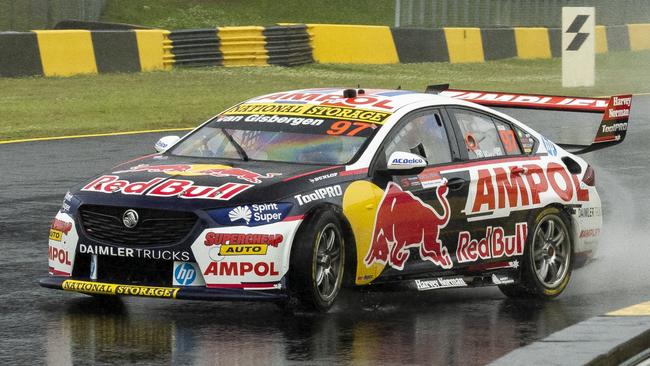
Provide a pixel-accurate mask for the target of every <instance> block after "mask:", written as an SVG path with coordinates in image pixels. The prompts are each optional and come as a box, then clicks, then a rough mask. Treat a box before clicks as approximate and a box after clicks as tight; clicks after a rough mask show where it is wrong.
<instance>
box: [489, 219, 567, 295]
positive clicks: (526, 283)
mask: <svg viewBox="0 0 650 366" xmlns="http://www.w3.org/2000/svg"><path fill="white" fill-rule="evenodd" d="M569 222H570V221H569V218H568V217H567V215H566V213H564V212H563V211H561V210H560V209H558V208H556V207H547V208H545V209H543V210H541V211H540V212H539V213H538V214H537V215H536V216H535V218H534V220H533V221H532V224H531V223H529V226H528V227H529V228H531V227H532V228H533V229H532V230H530V229H529V231H528V238H527V240H526V247H525V249H524V256H523V263H522V269H521V281H520V282H519V283H516V284H513V285H500V286H499V290H501V292H502V293H503V294H504V295H506V296H508V297H511V298H538V299H552V298H555V297H557V296H558V295H560V294H561V293H562V292H563V291H564V289H566V287H567V285H568V284H569V280H570V279H571V272H572V270H573V243H572V241H571V234H570V233H571V231H570V227H571V225H570V224H569Z"/></svg>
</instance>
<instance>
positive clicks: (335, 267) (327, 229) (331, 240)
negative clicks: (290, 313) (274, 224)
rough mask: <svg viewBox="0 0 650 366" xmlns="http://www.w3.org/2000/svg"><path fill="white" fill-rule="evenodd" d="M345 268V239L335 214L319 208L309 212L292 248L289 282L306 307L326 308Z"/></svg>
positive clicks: (339, 286)
mask: <svg viewBox="0 0 650 366" xmlns="http://www.w3.org/2000/svg"><path fill="white" fill-rule="evenodd" d="M344 270H345V240H344V238H343V234H342V230H341V225H340V223H339V220H338V217H337V216H336V214H334V213H333V212H332V211H328V210H322V211H318V212H316V213H314V214H313V215H311V216H310V217H309V218H308V219H307V222H305V223H304V224H303V227H301V229H300V230H299V232H298V234H297V235H296V238H295V240H294V243H293V247H292V248H291V259H290V267H289V286H290V290H291V292H292V295H293V296H295V297H296V298H297V299H298V300H299V301H300V303H301V304H302V305H303V306H304V307H306V308H308V309H313V310H318V311H323V312H325V311H327V310H329V308H330V307H331V306H332V304H334V300H335V299H336V296H337V295H338V294H339V291H340V290H341V283H342V282H343V276H344Z"/></svg>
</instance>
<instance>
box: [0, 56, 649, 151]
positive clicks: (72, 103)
mask: <svg viewBox="0 0 650 366" xmlns="http://www.w3.org/2000/svg"><path fill="white" fill-rule="evenodd" d="M596 65H597V81H596V86H595V87H592V88H572V89H565V88H562V86H561V60H560V59H551V60H534V61H525V60H515V59H512V60H503V61H493V62H486V63H479V64H448V63H421V64H399V65H325V64H312V65H305V66H301V67H296V68H282V67H243V68H223V67H215V68H203V69H185V70H174V71H172V72H151V73H133V74H102V75H89V76H75V77H70V78H41V77H32V78H14V79H11V78H0V141H2V140H14V139H23V138H32V137H48V136H62V135H77V134H89V133H105V132H121V131H137V130H147V129H162V128H175V127H193V126H196V125H197V124H198V123H199V122H202V121H204V120H206V119H207V118H209V117H211V116H212V115H215V114H216V113H218V112H220V111H221V110H223V109H225V108H226V107H228V106H230V105H233V104H235V103H237V102H239V101H241V100H244V99H247V98H250V97H253V96H256V95H259V94H264V93H269V92H273V91H280V90H289V89H296V88H305V87H325V86H350V87H356V86H357V85H361V86H362V87H366V88H396V87H397V86H401V87H402V88H403V89H409V90H424V88H425V87H426V85H428V84H434V83H444V82H450V83H451V84H452V87H456V88H474V89H485V90H496V91H498V90H501V91H512V92H529V93H546V94H558V95H579V96H599V95H610V94H616V93H628V92H634V93H644V92H645V93H647V92H650V70H649V68H650V67H649V66H648V65H650V51H645V52H637V53H631V52H625V53H610V54H607V55H601V56H598V57H597V60H596Z"/></svg>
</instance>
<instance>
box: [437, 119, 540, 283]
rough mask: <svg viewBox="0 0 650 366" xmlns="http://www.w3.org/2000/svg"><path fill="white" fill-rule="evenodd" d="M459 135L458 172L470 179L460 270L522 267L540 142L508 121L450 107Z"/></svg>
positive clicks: (460, 233) (460, 234) (457, 248)
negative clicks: (532, 170) (525, 205)
mask: <svg viewBox="0 0 650 366" xmlns="http://www.w3.org/2000/svg"><path fill="white" fill-rule="evenodd" d="M447 112H448V114H449V116H450V119H451V121H452V123H453V128H454V129H455V130H456V131H457V134H456V136H457V139H458V145H459V146H460V154H461V156H462V162H461V163H460V164H458V170H457V173H458V174H461V175H463V176H464V177H466V179H467V185H466V187H465V188H464V189H463V194H465V195H466V201H465V203H464V204H463V208H462V210H461V214H460V215H459V218H458V220H457V222H456V224H457V225H458V227H456V228H452V229H453V230H456V231H457V237H456V239H455V240H454V244H453V245H450V246H449V249H450V250H451V248H453V250H454V253H455V263H456V266H457V268H465V269H467V267H470V268H469V269H470V270H471V269H476V270H477V271H478V270H485V269H490V268H495V269H496V268H508V267H512V268H516V267H517V266H518V264H519V263H518V262H517V257H518V256H520V255H522V254H523V249H524V243H525V239H526V235H527V223H526V222H527V214H528V211H527V210H523V209H518V208H521V205H522V203H525V202H526V201H527V200H529V191H528V188H527V185H528V184H529V180H528V178H529V177H526V174H527V169H526V166H529V165H528V164H529V163H530V162H532V161H533V160H534V159H535V157H534V156H531V155H530V154H531V153H532V151H534V146H535V144H536V141H535V139H534V138H533V137H531V136H530V134H527V133H526V132H524V131H523V130H521V129H520V128H518V127H516V126H514V125H512V124H511V123H509V122H508V121H505V120H502V119H499V118H498V117H496V116H494V115H491V114H489V113H486V112H484V111H480V110H475V109H472V108H467V107H448V108H447Z"/></svg>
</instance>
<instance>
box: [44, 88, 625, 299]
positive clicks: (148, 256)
mask: <svg viewBox="0 0 650 366" xmlns="http://www.w3.org/2000/svg"><path fill="white" fill-rule="evenodd" d="M631 100H632V97H631V95H622V96H614V97H611V98H576V97H559V96H546V95H528V94H512V93H495V92H482V91H468V90H449V89H447V88H446V87H442V86H435V87H431V88H429V89H428V92H427V93H417V92H411V91H404V90H361V89H324V88H317V89H307V90H296V91H287V92H279V93H273V94H268V95H263V96H259V97H256V98H253V99H250V100H247V101H245V102H242V103H240V104H237V105H235V106H234V107H231V108H229V109H227V110H225V111H224V112H222V113H220V114H218V115H217V116H215V117H213V118H211V119H210V120H208V121H207V122H205V123H204V124H203V125H201V126H200V127H198V128H197V129H195V130H194V131H192V132H190V133H189V134H187V135H186V136H184V137H183V138H178V137H173V136H168V137H166V138H163V139H161V140H160V141H159V142H158V143H157V144H156V148H157V150H158V151H159V153H157V154H154V155H149V156H145V157H142V158H140V159H137V160H136V161H129V162H127V163H123V164H122V165H119V166H117V167H115V168H114V169H112V170H111V171H109V172H106V173H104V174H102V175H100V176H98V177H96V178H93V179H92V180H90V181H86V182H83V183H81V184H80V185H79V186H77V187H75V188H74V189H72V190H71V191H70V192H69V193H68V194H67V195H66V197H65V200H64V203H63V206H62V207H61V209H60V210H59V213H58V214H57V215H56V218H55V219H54V221H53V223H52V227H51V230H50V240H49V272H50V276H48V277H46V278H43V279H41V281H40V284H41V285H42V286H45V287H50V288H58V289H64V290H69V291H76V292H82V293H88V294H94V295H132V296H154V297H167V298H179V299H208V300H235V299H243V300H272V301H287V300H290V299H298V300H299V301H300V302H301V303H302V304H304V305H306V306H307V307H311V308H314V309H318V310H327V309H328V308H330V307H331V306H332V304H333V303H334V301H335V299H336V297H337V295H338V293H339V290H340V289H341V287H342V286H371V287H375V288H381V287H386V288H392V287H399V288H408V289H412V290H415V291H425V290H432V289H441V288H451V287H473V286H484V285H498V286H499V288H500V289H501V290H502V291H503V292H504V293H505V294H506V295H508V296H515V297H528V296H535V297H541V298H551V297H555V296H557V295H558V294H560V293H561V292H562V291H563V290H564V289H565V288H566V286H567V283H568V282H569V279H570V276H571V271H572V269H574V268H577V267H580V266H583V265H584V264H585V263H587V261H588V259H589V258H591V257H592V256H593V255H594V253H595V251H596V248H597V244H598V237H599V234H600V229H601V224H602V217H601V215H602V210H601V203H600V198H599V196H598V193H597V191H596V187H595V175H594V171H593V169H592V168H591V167H590V166H589V165H588V164H587V163H586V162H585V161H584V160H583V159H581V158H579V157H578V156H576V155H574V154H572V153H569V152H567V151H566V150H565V149H564V148H563V147H561V146H558V145H557V144H556V143H553V142H551V141H550V140H548V139H546V138H545V137H544V136H542V135H541V134H539V133H537V132H535V131H533V130H532V129H531V128H529V127H527V126H526V125H525V124H523V123H522V122H520V121H518V120H516V119H514V118H513V117H511V116H510V115H509V114H504V113H501V112H498V111H496V110H494V109H491V108H489V107H487V106H490V107H498V108H506V109H508V110H510V111H512V112H513V113H514V112H516V111H520V112H521V111H522V110H523V111H525V112H526V113H525V115H524V116H533V111H537V112H539V111H542V112H545V113H550V114H551V115H552V116H553V118H557V117H556V114H558V115H559V114H562V112H571V113H575V114H580V115H587V116H589V117H595V118H594V119H595V122H596V123H595V124H594V126H593V128H597V132H596V134H595V135H596V136H595V138H594V139H593V141H592V142H590V143H589V144H587V145H585V146H570V148H572V149H578V150H579V151H578V152H586V151H593V150H596V149H600V148H603V147H606V146H610V145H613V144H617V143H620V142H622V141H623V139H624V138H625V134H626V130H627V122H628V116H629V113H630V107H631ZM596 126H597V127H596ZM590 131H593V130H590Z"/></svg>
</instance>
